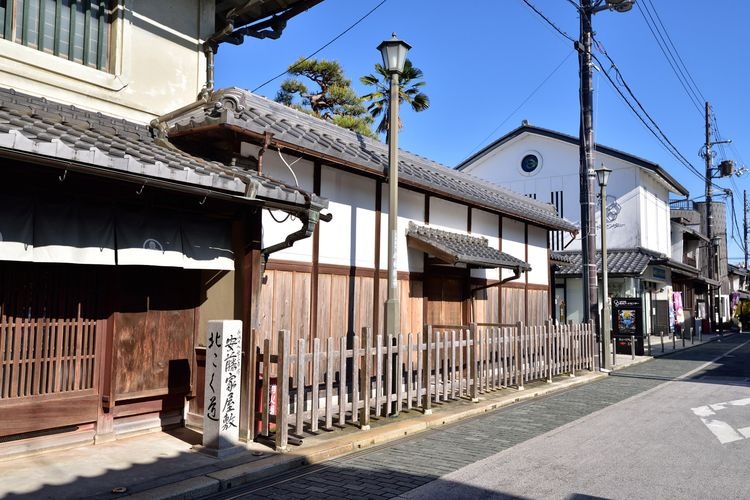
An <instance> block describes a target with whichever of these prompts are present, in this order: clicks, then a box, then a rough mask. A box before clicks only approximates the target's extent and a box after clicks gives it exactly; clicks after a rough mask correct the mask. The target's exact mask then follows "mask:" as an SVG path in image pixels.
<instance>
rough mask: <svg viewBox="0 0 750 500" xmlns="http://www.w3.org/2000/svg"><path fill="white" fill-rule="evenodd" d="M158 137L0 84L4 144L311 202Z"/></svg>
mask: <svg viewBox="0 0 750 500" xmlns="http://www.w3.org/2000/svg"><path fill="white" fill-rule="evenodd" d="M160 141H161V140H159V139H156V138H154V136H153V134H152V133H151V130H150V129H149V127H147V126H145V125H140V124H137V123H132V122H128V121H126V120H123V119H118V118H113V117H110V116H106V115H103V114H101V113H97V112H91V111H84V110H82V109H79V108H76V107H75V106H69V105H64V104H59V103H55V102H51V101H48V100H47V99H45V98H43V97H33V96H29V95H26V94H22V93H20V92H16V91H15V90H12V89H3V88H0V147H3V148H8V149H11V150H16V151H22V152H26V153H32V154H38V155H42V156H45V157H52V158H56V159H61V160H75V161H78V162H81V163H82V164H84V165H86V164H88V165H92V166H93V165H95V166H97V167H104V168H107V169H111V170H113V171H118V170H119V171H124V172H131V173H136V174H139V175H145V176H150V177H157V178H161V179H165V180H169V181H175V182H180V183H187V184H192V185H198V186H202V187H206V188H207V189H216V190H221V191H227V192H233V193H240V194H242V195H244V193H246V192H248V191H249V190H248V185H249V184H252V185H253V186H255V188H254V189H253V190H250V191H256V192H257V194H258V196H259V197H261V198H263V197H266V198H269V199H272V200H274V201H281V202H287V203H293V204H295V205H300V206H304V205H306V204H307V201H306V200H307V195H306V193H303V192H302V191H300V190H299V189H296V188H292V187H289V186H286V185H284V184H282V183H280V182H276V181H272V180H270V179H265V178H263V177H261V176H259V175H257V174H256V173H255V172H252V171H245V170H240V169H237V168H235V167H229V166H226V165H223V164H221V163H219V162H214V161H207V160H205V159H202V158H199V157H196V156H192V155H190V154H187V153H185V152H183V151H180V150H179V149H177V148H176V147H172V146H169V145H166V144H165V143H163V141H162V142H160ZM317 201H318V202H320V201H321V200H317ZM322 203H323V204H325V202H322Z"/></svg>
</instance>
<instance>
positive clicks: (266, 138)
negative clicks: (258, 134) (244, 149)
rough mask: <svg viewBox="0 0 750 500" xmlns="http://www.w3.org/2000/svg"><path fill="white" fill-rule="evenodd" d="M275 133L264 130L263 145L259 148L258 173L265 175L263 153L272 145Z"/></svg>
mask: <svg viewBox="0 0 750 500" xmlns="http://www.w3.org/2000/svg"><path fill="white" fill-rule="evenodd" d="M272 138H273V134H272V133H271V132H269V131H267V130H266V131H265V132H263V146H261V147H260V149H259V150H258V175H263V155H264V154H265V152H266V150H268V148H269V147H270V146H271V139H272Z"/></svg>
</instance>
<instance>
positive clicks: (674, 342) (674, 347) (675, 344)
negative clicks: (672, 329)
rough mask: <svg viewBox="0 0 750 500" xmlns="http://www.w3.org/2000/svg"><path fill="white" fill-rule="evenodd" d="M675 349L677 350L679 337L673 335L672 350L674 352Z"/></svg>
mask: <svg viewBox="0 0 750 500" xmlns="http://www.w3.org/2000/svg"><path fill="white" fill-rule="evenodd" d="M675 349H677V336H676V335H672V350H673V351H674V350H675Z"/></svg>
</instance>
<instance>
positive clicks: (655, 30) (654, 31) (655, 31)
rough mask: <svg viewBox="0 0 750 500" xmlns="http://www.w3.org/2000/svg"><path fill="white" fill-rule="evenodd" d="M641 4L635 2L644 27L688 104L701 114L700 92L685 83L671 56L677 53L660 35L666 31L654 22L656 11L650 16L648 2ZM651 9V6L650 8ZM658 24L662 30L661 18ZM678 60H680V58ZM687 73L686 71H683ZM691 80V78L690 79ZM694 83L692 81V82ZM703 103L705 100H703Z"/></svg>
mask: <svg viewBox="0 0 750 500" xmlns="http://www.w3.org/2000/svg"><path fill="white" fill-rule="evenodd" d="M641 4H642V2H636V4H635V5H636V7H638V11H639V12H640V13H641V16H642V17H643V20H644V21H645V22H646V26H648V29H649V31H651V35H652V36H653V37H654V40H656V44H657V45H658V46H659V49H660V50H661V52H662V54H664V57H665V58H666V60H667V63H669V66H670V67H671V68H672V72H674V74H675V76H676V77H677V80H678V81H679V82H680V85H681V86H682V88H683V90H684V91H685V94H686V95H687V97H688V98H689V99H690V102H692V104H693V106H695V108H696V109H697V110H698V113H699V114H701V115H702V114H703V110H702V107H701V101H700V99H699V97H698V96H697V94H700V91H697V92H696V91H695V90H694V89H693V87H691V86H690V84H689V83H688V81H687V78H688V77H687V76H685V72H683V69H682V68H681V67H680V65H679V64H677V57H679V54H678V56H675V55H674V54H673V52H672V51H673V50H674V53H677V50H676V48H674V44H671V45H672V48H670V46H669V45H670V44H668V43H667V40H666V39H665V35H663V34H662V32H665V33H666V29H662V30H660V29H659V26H658V25H657V23H656V20H655V19H654V16H656V17H658V14H657V13H656V10H655V9H654V14H653V15H652V14H651V11H650V10H649V2H648V0H646V2H644V3H643V6H641ZM651 8H652V9H653V5H652V6H651ZM659 23H660V24H661V26H662V28H663V27H664V25H663V23H661V18H659ZM666 37H667V38H669V41H670V42H671V38H670V37H669V35H668V34H666ZM680 60H682V59H681V58H680ZM685 71H687V70H685ZM691 80H692V78H691ZM693 81H694V80H693ZM704 101H705V99H704Z"/></svg>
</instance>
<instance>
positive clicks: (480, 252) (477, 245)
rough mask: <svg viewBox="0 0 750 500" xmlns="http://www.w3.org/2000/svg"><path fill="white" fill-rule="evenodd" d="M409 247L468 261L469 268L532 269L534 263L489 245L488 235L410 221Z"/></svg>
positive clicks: (452, 261)
mask: <svg viewBox="0 0 750 500" xmlns="http://www.w3.org/2000/svg"><path fill="white" fill-rule="evenodd" d="M406 239H407V242H408V244H409V246H411V247H413V248H417V249H419V250H422V251H424V252H426V253H429V254H431V255H433V256H434V257H437V258H438V259H439V260H442V261H443V262H446V263H448V264H453V265H455V264H459V263H461V264H466V265H468V266H469V267H481V268H497V267H501V268H504V269H513V270H517V271H518V272H525V271H530V270H531V266H530V265H529V264H528V263H526V262H524V261H523V260H521V259H518V258H516V257H513V256H512V255H509V254H507V253H504V252H501V251H499V250H497V249H495V248H492V247H490V246H489V242H488V240H487V239H486V238H482V237H477V236H471V235H466V234H460V233H454V232H451V231H444V230H441V229H435V228H432V227H428V226H420V225H417V224H414V223H413V222H410V223H409V228H408V229H407V231H406Z"/></svg>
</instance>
